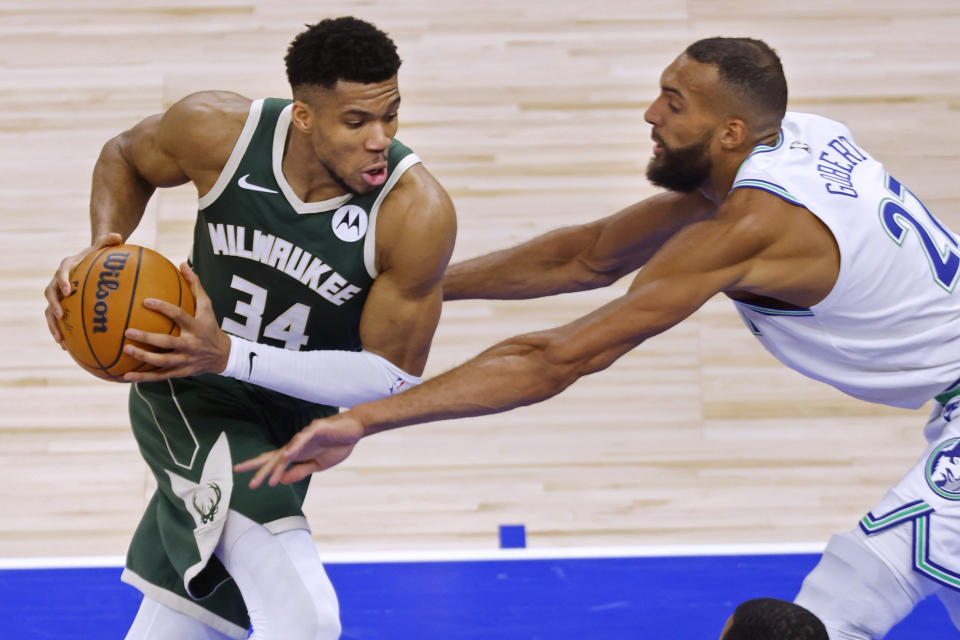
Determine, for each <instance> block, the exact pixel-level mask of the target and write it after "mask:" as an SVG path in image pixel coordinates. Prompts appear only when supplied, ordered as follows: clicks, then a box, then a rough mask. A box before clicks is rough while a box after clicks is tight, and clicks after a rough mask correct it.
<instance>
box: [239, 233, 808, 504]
mask: <svg viewBox="0 0 960 640" xmlns="http://www.w3.org/2000/svg"><path fill="white" fill-rule="evenodd" d="M734 227H736V228H734ZM768 231H769V230H768V229H765V228H763V227H762V226H758V225H755V224H752V223H751V221H747V222H746V223H744V224H742V225H737V224H735V223H734V224H729V223H725V222H717V221H715V220H707V221H703V222H701V223H697V224H693V225H690V226H689V227H688V228H686V229H684V230H682V231H681V232H679V233H677V234H676V236H675V237H674V238H673V239H671V240H670V241H668V243H667V244H666V245H665V246H664V247H663V249H662V250H661V251H660V252H658V254H657V255H656V256H655V257H654V258H652V259H651V260H650V262H649V263H648V264H647V266H646V267H645V268H644V269H643V270H641V271H640V273H639V274H638V275H637V277H636V279H635V281H634V283H633V286H632V287H631V289H630V291H629V292H628V293H627V294H626V295H625V296H623V297H621V298H618V299H616V300H614V301H612V302H610V303H608V304H606V305H604V306H603V307H601V308H599V309H597V310H596V311H594V312H592V313H590V314H588V315H586V316H584V317H582V318H580V319H578V320H576V321H574V322H571V323H569V324H567V325H564V326H561V327H557V328H555V329H551V330H548V331H542V332H538V333H531V334H526V335H521V336H516V337H514V338H511V339H509V340H506V341H504V342H502V343H500V344H498V345H495V346H493V347H491V348H490V349H488V350H486V351H484V352H483V353H481V354H480V355H478V356H476V357H475V358H473V359H472V360H470V361H468V362H466V363H464V364H462V365H460V366H459V367H456V368H455V369H452V370H451V371H448V372H446V373H444V374H442V375H440V376H437V377H436V378H432V379H430V380H427V381H426V382H424V383H423V384H421V385H420V386H418V387H415V388H413V389H411V390H409V391H407V392H405V393H402V394H399V395H397V396H394V397H391V398H385V399H383V400H379V401H376V402H370V403H366V404H361V405H358V406H356V407H354V408H353V409H352V410H351V411H349V412H347V413H345V414H341V415H340V416H338V417H337V418H336V419H329V420H316V421H314V422H312V423H311V424H310V425H308V426H307V427H306V428H305V429H303V430H302V431H301V432H300V433H299V434H297V435H296V436H295V437H294V438H293V439H292V440H291V441H290V443H288V444H287V445H286V446H285V447H283V448H282V449H278V450H277V451H274V452H268V453H265V454H263V455H261V456H259V457H258V458H255V459H253V460H249V461H246V462H244V463H242V464H241V465H238V467H237V469H238V470H239V471H249V470H254V469H256V470H257V473H256V474H255V476H254V478H253V480H252V481H251V486H257V485H259V484H261V483H262V482H264V481H269V482H270V483H271V484H276V483H277V482H285V483H286V482H293V481H295V480H296V479H299V478H302V477H304V476H305V475H307V474H309V473H312V472H314V471H317V470H321V469H324V468H327V467H329V466H332V465H333V464H337V463H338V462H340V461H342V460H343V459H344V458H345V457H346V456H347V455H349V453H350V451H351V450H352V448H353V446H354V445H355V444H356V442H358V441H359V440H360V439H361V438H362V437H365V436H368V435H371V434H374V433H379V432H380V431H385V430H388V429H395V428H398V427H403V426H407V425H412V424H419V423H423V422H431V421H436V420H447V419H452V418H463V417H470V416H479V415H486V414H492V413H499V412H502V411H507V410H509V409H512V408H514V407H519V406H523V405H529V404H533V403H536V402H540V401H542V400H546V399H547V398H550V397H552V396H554V395H556V394H558V393H560V392H561V391H563V390H564V389H565V388H567V387H568V386H569V385H571V384H573V382H575V381H576V380H577V379H579V378H580V377H582V376H584V375H588V374H590V373H593V372H596V371H600V370H602V369H605V368H607V367H608V366H610V364H612V363H613V362H614V361H615V360H616V359H617V358H619V357H620V356H621V355H623V354H624V353H626V352H627V351H629V350H631V349H632V348H633V347H635V346H636V345H638V344H640V343H641V342H643V341H644V340H646V339H647V338H649V337H651V336H653V335H656V334H658V333H660V332H662V331H665V330H666V329H668V328H669V327H672V326H673V325H675V324H677V323H679V322H680V321H682V320H683V319H684V318H686V317H687V316H688V315H689V314H691V313H693V312H694V311H695V310H696V309H697V308H699V307H700V306H701V305H702V304H703V303H704V302H706V300H708V299H709V298H710V297H712V296H713V295H715V294H716V293H718V292H720V291H724V290H729V289H730V288H736V287H738V286H743V285H749V286H753V285H755V284H757V285H758V286H759V283H760V282H761V281H762V280H763V279H764V278H770V279H776V277H778V276H779V275H780V274H779V273H778V272H777V270H776V269H771V268H767V267H765V265H768V264H770V263H771V262H775V263H776V264H778V265H780V264H789V265H790V266H791V267H795V266H796V265H795V264H792V263H790V262H789V261H783V262H778V261H770V260H766V261H762V260H759V259H758V256H759V255H760V254H761V253H763V251H764V249H765V248H766V247H767V246H768V245H769V241H770V237H771V236H772V235H774V234H773V233H769V232H768ZM774 233H775V232H774ZM778 268H779V267H778ZM763 273H766V274H767V275H762V274H763Z"/></svg>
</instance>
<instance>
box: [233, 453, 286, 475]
mask: <svg viewBox="0 0 960 640" xmlns="http://www.w3.org/2000/svg"><path fill="white" fill-rule="evenodd" d="M275 453H276V450H274V451H266V452H264V453H261V454H260V455H258V456H257V457H256V458H250V459H249V460H244V461H243V462H238V463H237V464H235V465H233V470H234V471H238V472H243V471H253V470H254V469H259V468H260V467H261V466H262V465H264V464H265V463H266V462H267V461H268V460H270V457H271V456H272V455H274V454H275Z"/></svg>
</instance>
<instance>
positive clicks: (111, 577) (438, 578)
mask: <svg viewBox="0 0 960 640" xmlns="http://www.w3.org/2000/svg"><path fill="white" fill-rule="evenodd" d="M816 561H817V556H816V555H761V556H696V557H669V558H597V559H556V560H553V559H551V560H477V561H456V562H454V561H443V562H434V561H431V562H395V563H356V564H329V565H327V568H328V571H329V574H330V579H331V580H332V581H333V583H334V585H335V586H336V588H337V591H338V593H339V595H340V604H341V610H342V617H343V628H344V634H343V638H344V640H388V639H389V640H441V639H442V640H474V639H481V638H482V639H496V640H521V639H522V640H585V639H590V640H594V639H596V640H617V639H621V638H622V639H627V638H630V639H638V638H644V639H660V638H670V639H676V640H684V639H688V638H689V639H690V640H694V639H696V640H704V639H708V640H712V639H714V638H716V637H717V636H718V635H719V633H720V629H721V628H722V626H723V623H724V621H725V620H726V618H727V616H728V615H729V614H730V612H731V611H732V609H733V607H734V606H735V605H736V604H737V603H738V602H740V601H742V600H745V599H748V598H752V597H758V596H773V597H779V598H784V599H791V598H792V597H793V595H794V594H795V592H796V590H797V589H798V588H799V585H800V582H801V580H802V579H803V576H804V575H805V574H806V573H807V571H809V570H810V569H811V568H812V567H813V566H814V564H816ZM119 578H120V569H119V568H98V569H8V570H3V571H0V620H2V625H0V638H11V639H13V638H16V639H17V640H33V639H37V640H40V639H46V638H50V639H51V640H53V639H56V640H74V639H76V640H81V639H82V640H100V639H104V640H107V639H120V638H123V636H124V633H125V632H126V629H127V627H128V625H129V624H130V622H131V620H132V619H133V616H134V614H135V612H136V609H137V606H138V604H139V601H140V594H139V593H138V592H137V591H136V590H134V589H133V588H131V587H129V586H127V585H125V584H123V583H121V582H120V579H119ZM955 637H957V632H956V631H955V630H954V629H953V627H952V625H951V624H950V622H949V619H948V618H947V614H946V612H945V611H944V609H943V607H942V606H941V605H940V603H939V601H936V600H927V601H925V602H924V603H922V604H921V606H920V607H919V608H918V609H917V610H916V611H914V613H913V614H912V615H911V616H910V617H909V618H907V619H906V620H905V621H903V622H902V623H901V624H900V625H899V626H898V627H896V628H895V629H894V630H893V631H892V632H891V633H890V634H889V635H888V636H887V638H888V640H920V639H923V640H935V639H936V640H940V639H945V638H955Z"/></svg>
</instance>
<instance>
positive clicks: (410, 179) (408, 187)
mask: <svg viewBox="0 0 960 640" xmlns="http://www.w3.org/2000/svg"><path fill="white" fill-rule="evenodd" d="M381 211H382V215H383V219H384V220H387V219H392V220H394V221H395V222H397V223H399V224H403V225H404V226H406V225H408V224H415V225H419V226H422V227H430V228H432V229H434V230H435V231H437V230H440V229H442V228H444V227H449V226H451V225H455V224H456V213H455V210H454V206H453V200H452V199H451V198H450V195H449V194H448V193H447V191H446V189H444V188H443V186H442V185H441V184H440V182H439V181H438V180H437V179H436V177H434V175H433V174H432V173H430V171H429V170H428V169H427V168H426V167H425V166H424V165H423V163H422V162H417V163H416V164H413V165H411V166H410V167H409V168H408V169H407V170H406V171H404V173H403V175H402V176H400V179H399V180H398V181H397V184H396V185H395V186H394V187H393V189H392V190H391V191H390V193H389V194H388V196H387V197H386V199H384V202H383V205H382V207H381ZM401 219H402V220H401Z"/></svg>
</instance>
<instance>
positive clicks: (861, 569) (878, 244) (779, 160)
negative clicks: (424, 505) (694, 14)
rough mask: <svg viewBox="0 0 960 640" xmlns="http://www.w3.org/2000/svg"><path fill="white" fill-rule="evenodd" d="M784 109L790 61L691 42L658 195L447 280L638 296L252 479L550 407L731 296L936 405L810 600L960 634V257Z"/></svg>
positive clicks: (801, 367) (879, 384)
mask: <svg viewBox="0 0 960 640" xmlns="http://www.w3.org/2000/svg"><path fill="white" fill-rule="evenodd" d="M786 104H787V84H786V81H785V79H784V75H783V70H782V68H781V65H780V61H779V59H778V58H777V56H776V54H775V53H774V52H773V51H772V50H771V49H770V48H769V47H767V45H765V44H764V43H763V42H760V41H757V40H751V39H743V38H710V39H706V40H701V41H698V42H696V43H694V44H692V45H691V46H690V47H689V48H687V49H686V51H685V52H684V53H682V54H681V55H680V56H679V57H678V58H677V59H676V60H675V61H674V62H672V63H671V64H670V65H669V66H668V67H667V68H666V70H664V72H663V73H662V75H661V90H660V93H659V95H658V96H657V98H656V99H655V100H654V101H653V103H652V104H651V105H650V107H649V108H648V109H647V111H646V113H645V119H646V120H647V122H649V123H650V124H651V125H652V126H653V128H652V138H653V143H654V144H653V158H652V159H651V161H650V164H649V166H648V168H647V176H648V178H649V179H650V180H651V181H652V182H653V183H655V184H657V185H659V186H662V187H665V188H666V189H667V191H666V192H663V193H661V194H658V195H655V196H653V197H651V198H649V199H647V200H644V201H642V202H639V203H637V204H634V205H632V206H629V207H627V208H626V209H624V210H623V211H621V212H619V213H617V214H615V215H612V216H610V217H608V218H603V219H600V220H597V221H595V222H589V223H587V224H584V225H581V226H576V227H569V228H564V229H559V230H556V231H553V232H551V233H547V234H546V235H544V236H541V237H539V238H536V239H533V240H531V241H529V242H527V243H525V244H522V245H519V246H517V247H514V248H511V249H506V250H503V251H499V252H495V253H492V254H489V255H486V256H481V257H479V258H475V259H473V260H469V261H467V262H464V263H462V264H458V265H454V266H453V267H451V269H450V270H449V271H448V273H447V275H446V276H445V278H444V294H445V297H446V298H449V299H456V298H533V297H537V296H546V295H554V294H558V293H563V292H567V291H577V290H582V289H590V288H594V287H600V286H604V285H608V284H610V283H612V282H614V281H615V280H617V279H618V278H620V277H621V276H623V275H625V274H627V273H630V272H632V271H634V270H636V269H637V268H638V267H641V266H642V267H643V268H642V269H641V270H640V271H639V273H638V274H637V275H636V277H635V278H634V280H633V283H632V285H631V287H630V289H629V291H628V293H627V294H626V295H624V296H623V297H621V298H619V299H616V300H614V301H612V302H610V303H608V304H606V305H604V306H602V307H600V308H598V309H597V310H595V311H593V312H592V313H590V314H588V315H586V316H584V317H582V318H580V319H578V320H575V321H573V322H571V323H569V324H566V325H564V326H560V327H556V328H553V329H549V330H545V331H540V332H537V333H531V334H527V335H521V336H517V337H515V338H511V339H508V340H506V341H504V342H502V343H500V344H497V345H495V346H493V347H491V348H490V349H488V350H486V351H485V352H483V353H481V354H480V355H478V356H477V357H475V358H474V359H473V360H470V361H468V362H467V363H465V364H463V365H461V366H460V367H457V368H455V369H453V370H451V371H449V372H447V373H445V374H443V375H441V376H438V377H437V378H434V379H432V380H430V381H429V382H427V383H425V384H423V385H420V386H419V387H417V388H415V389H412V390H411V391H410V392H407V393H404V394H400V395H398V396H395V397H392V398H387V399H384V400H379V401H376V402H373V403H369V404H362V405H359V406H357V407H354V408H353V409H352V410H351V411H350V412H348V413H345V414H342V415H340V416H339V417H335V418H331V419H329V420H320V421H315V422H313V423H312V424H311V425H310V426H308V427H307V428H306V429H305V430H304V431H303V432H301V433H300V434H298V435H297V436H296V437H294V439H293V440H292V441H291V442H290V443H289V444H288V445H287V446H285V447H284V448H283V449H281V450H279V451H277V452H273V453H268V454H264V455H262V456H260V457H258V458H256V459H254V460H252V461H249V462H248V463H246V464H244V465H242V466H241V467H239V468H241V469H245V470H249V469H254V468H258V467H259V471H258V473H257V474H256V475H255V476H254V478H253V480H252V481H251V482H252V485H254V486H256V485H258V484H260V483H262V482H263V481H264V480H266V479H269V484H270V485H271V486H272V485H275V484H277V483H278V482H280V481H283V482H294V481H297V480H299V479H300V478H303V477H305V476H306V475H308V474H309V473H311V472H313V471H316V470H320V469H323V468H326V467H329V466H331V465H334V464H336V463H337V462H339V461H341V460H342V459H343V458H345V457H346V456H347V455H348V454H349V453H350V451H351V450H352V448H353V446H354V444H355V443H356V442H357V441H358V440H359V439H360V438H361V437H363V436H366V435H371V434H374V433H378V432H380V431H384V430H386V429H393V428H396V427H401V426H404V425H409V424H414V423H420V422H427V421H431V420H444V419H448V418H456V417H464V416H475V415H482V414H488V413H495V412H499V411H506V410H508V409H511V408H513V407H518V406H522V405H527V404H532V403H534V402H540V401H542V400H545V399H547V398H549V397H551V396H553V395H556V394H558V393H560V392H561V391H562V390H563V389H565V388H566V387H568V386H569V385H571V384H572V383H573V382H574V381H576V380H577V379H578V378H579V377H581V376H584V375H586V374H589V373H593V372H595V371H600V370H602V369H605V368H606V367H608V366H609V365H610V364H611V363H612V362H613V361H615V360H616V359H617V358H619V357H620V356H621V355H623V354H624V353H626V352H627V351H629V350H631V349H633V348H634V347H636V346H637V345H639V344H640V343H642V342H643V341H644V340H646V339H647V338H649V337H651V336H654V335H656V334H658V333H660V332H662V331H666V330H667V329H669V328H670V327H672V326H674V325H676V324H677V323H679V322H681V321H682V320H683V319H684V318H686V317H687V316H689V315H690V314H691V313H693V312H694V311H696V310H697V309H698V308H699V307H700V306H701V305H702V304H703V303H704V302H706V301H707V300H709V299H710V298H711V297H713V296H714V295H715V294H717V293H721V292H722V293H725V294H726V295H727V296H728V297H730V298H731V299H732V300H733V303H734V305H735V306H736V308H737V310H738V311H739V313H740V315H741V316H742V317H743V320H744V323H745V324H746V326H747V328H748V329H749V330H750V331H751V332H753V333H754V334H755V335H756V336H757V338H758V339H759V340H760V341H761V343H762V344H763V345H764V346H766V347H767V348H768V349H769V350H770V351H771V352H772V353H773V354H774V355H775V356H776V357H777V358H779V359H780V360H781V361H782V362H784V363H785V364H787V365H788V366H790V367H793V368H794V369H796V370H798V371H800V372H802V373H804V374H806V375H808V376H810V377H813V378H815V379H818V380H821V381H824V382H826V383H828V384H831V385H833V386H835V387H836V388H838V389H840V390H842V391H845V392H846V393H848V394H850V395H853V396H855V397H857V398H861V399H863V400H866V401H870V402H879V403H883V404H889V405H893V406H898V407H908V408H918V407H921V406H922V405H924V403H926V402H928V401H929V400H931V399H934V400H935V402H934V408H933V414H932V415H931V417H930V420H929V422H928V423H927V425H926V428H925V430H924V433H925V436H926V438H927V439H928V441H929V444H928V446H927V449H926V451H925V452H924V453H923V454H922V455H921V457H920V458H919V460H918V462H917V463H916V466H914V467H913V468H912V469H911V470H910V471H909V472H908V473H907V475H906V476H905V477H904V478H903V480H902V481H901V482H900V483H899V484H897V485H896V486H895V487H894V488H893V489H892V490H891V491H890V492H889V493H888V494H887V495H886V497H885V498H883V500H881V501H880V503H879V504H878V505H876V507H874V509H873V510H871V511H870V512H869V513H868V514H867V515H866V516H865V517H864V519H863V521H862V523H861V525H860V526H859V527H858V528H856V529H854V530H853V531H850V532H848V533H845V534H842V535H838V536H834V537H833V538H832V539H831V541H830V542H829V544H828V546H827V548H826V550H825V553H824V555H823V558H822V560H821V562H820V564H819V565H818V566H817V567H816V568H815V569H814V570H813V571H812V572H811V574H810V575H809V576H808V577H807V578H806V580H805V582H804V585H803V588H802V590H801V592H800V594H799V596H798V597H797V602H798V603H799V604H801V605H803V606H804V607H806V608H807V609H809V610H810V611H812V612H813V613H814V614H816V615H817V616H818V617H819V618H820V619H821V620H823V622H824V624H825V625H826V627H827V629H828V630H829V632H830V637H831V638H834V639H838V638H863V639H866V638H871V637H877V638H879V637H882V636H883V635H884V634H885V633H886V631H887V630H888V629H890V627H892V626H893V625H894V624H895V623H896V622H897V621H898V620H900V619H902V618H903V617H905V616H906V615H907V614H908V613H909V612H910V610H911V609H913V607H914V605H915V604H916V603H917V602H918V601H920V600H921V599H922V598H924V597H925V596H927V595H929V594H933V593H936V594H937V595H938V596H940V598H941V599H942V600H943V601H944V603H945V604H946V606H947V608H948V610H949V611H950V615H951V618H952V620H953V621H954V623H955V624H957V625H960V593H958V591H957V589H958V588H960V542H958V541H960V480H958V478H960V411H957V408H958V406H960V384H958V379H960V294H957V293H955V291H956V287H957V283H958V280H960V239H958V238H957V236H956V235H954V234H953V233H952V232H951V231H949V230H948V229H946V228H945V227H944V226H943V225H942V224H941V223H940V222H939V221H938V220H937V219H936V218H935V217H934V216H933V214H932V213H931V212H930V211H929V210H928V209H927V208H926V207H925V206H924V205H923V203H922V202H921V201H920V200H919V199H918V197H917V196H916V195H914V194H913V192H911V191H910V190H909V189H907V187H906V186H904V185H903V184H902V183H901V182H899V181H898V180H897V179H896V178H895V177H894V176H891V175H889V174H888V173H887V172H886V171H885V170H884V168H883V166H882V165H881V164H880V163H879V162H878V161H877V160H876V159H875V158H873V157H872V156H871V155H870V154H869V153H867V151H865V150H864V149H862V148H861V147H860V146H859V145H858V144H857V143H856V142H855V141H854V138H853V136H852V135H851V133H850V131H849V130H848V129H847V128H846V127H845V126H844V125H842V124H840V123H838V122H833V121H830V120H827V119H825V118H822V117H819V116H815V115H811V114H804V113H785V109H786ZM291 465H293V466H292V467H291Z"/></svg>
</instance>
